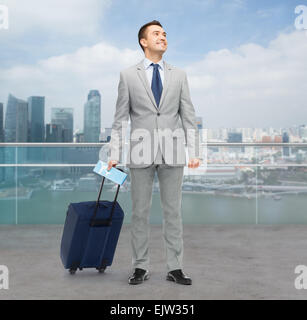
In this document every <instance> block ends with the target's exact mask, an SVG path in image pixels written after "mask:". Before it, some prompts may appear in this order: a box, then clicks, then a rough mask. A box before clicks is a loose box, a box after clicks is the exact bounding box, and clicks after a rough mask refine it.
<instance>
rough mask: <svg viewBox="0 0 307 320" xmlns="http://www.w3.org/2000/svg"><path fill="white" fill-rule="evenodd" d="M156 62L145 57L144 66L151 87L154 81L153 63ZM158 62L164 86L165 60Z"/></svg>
mask: <svg viewBox="0 0 307 320" xmlns="http://www.w3.org/2000/svg"><path fill="white" fill-rule="evenodd" d="M152 63H154V62H152V61H150V60H149V59H147V58H145V59H144V68H145V73H146V76H147V79H148V83H149V87H150V88H151V83H152V74H153V66H151V64H152ZM157 64H158V65H159V68H158V70H159V72H160V78H161V82H162V86H163V82H164V65H163V60H162V59H161V60H160V61H159V62H157Z"/></svg>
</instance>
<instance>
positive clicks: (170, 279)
mask: <svg viewBox="0 0 307 320" xmlns="http://www.w3.org/2000/svg"><path fill="white" fill-rule="evenodd" d="M166 280H168V281H173V282H175V283H179V284H184V285H191V284H192V281H191V282H190V283H182V282H178V281H177V280H176V279H175V278H173V277H172V276H169V275H167V276H166Z"/></svg>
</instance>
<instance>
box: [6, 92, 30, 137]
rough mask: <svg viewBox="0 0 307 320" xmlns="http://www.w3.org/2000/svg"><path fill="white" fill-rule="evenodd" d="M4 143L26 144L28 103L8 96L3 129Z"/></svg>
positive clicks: (10, 95)
mask: <svg viewBox="0 0 307 320" xmlns="http://www.w3.org/2000/svg"><path fill="white" fill-rule="evenodd" d="M4 136H5V137H4V138H5V142H27V140H28V103H27V102H26V101H24V100H21V99H17V98H16V97H14V96H13V95H12V94H9V97H8V102H7V108H6V114H5V127H4Z"/></svg>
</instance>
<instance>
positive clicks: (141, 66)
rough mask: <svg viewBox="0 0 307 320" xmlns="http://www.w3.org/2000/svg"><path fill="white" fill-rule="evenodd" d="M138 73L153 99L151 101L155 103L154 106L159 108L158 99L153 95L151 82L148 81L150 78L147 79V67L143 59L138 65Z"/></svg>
mask: <svg viewBox="0 0 307 320" xmlns="http://www.w3.org/2000/svg"><path fill="white" fill-rule="evenodd" d="M137 74H138V76H139V77H140V79H141V81H142V83H143V85H144V87H145V89H146V91H147V94H148V95H149V98H150V100H151V102H152V103H153V105H154V107H155V108H157V109H158V107H157V104H156V100H155V98H154V96H153V93H152V90H151V88H150V86H149V83H148V79H147V76H146V73H145V69H144V64H143V61H141V62H140V63H139V64H138V65H137Z"/></svg>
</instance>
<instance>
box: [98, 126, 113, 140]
mask: <svg viewBox="0 0 307 320" xmlns="http://www.w3.org/2000/svg"><path fill="white" fill-rule="evenodd" d="M111 133H112V128H104V130H103V132H102V133H101V139H100V142H110V140H111Z"/></svg>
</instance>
